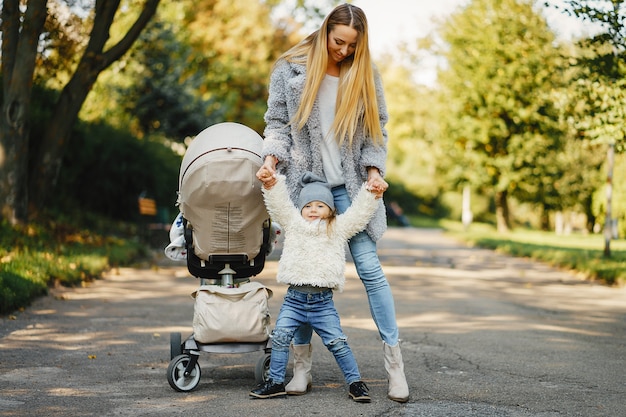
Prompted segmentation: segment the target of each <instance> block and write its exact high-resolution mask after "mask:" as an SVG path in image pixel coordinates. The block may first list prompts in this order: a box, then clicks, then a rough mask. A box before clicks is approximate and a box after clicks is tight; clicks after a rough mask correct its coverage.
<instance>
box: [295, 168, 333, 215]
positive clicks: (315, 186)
mask: <svg viewBox="0 0 626 417" xmlns="http://www.w3.org/2000/svg"><path fill="white" fill-rule="evenodd" d="M300 185H302V190H301V191H300V197H299V198H298V209H300V212H302V209H303V208H304V206H306V205H307V204H309V203H310V202H311V201H321V202H322V203H324V204H326V205H327V206H328V207H330V209H331V210H334V209H335V200H334V198H333V193H332V191H331V190H330V185H329V184H328V183H327V182H326V181H324V179H323V178H320V177H318V176H317V175H315V174H314V173H312V172H305V173H304V175H302V178H301V179H300Z"/></svg>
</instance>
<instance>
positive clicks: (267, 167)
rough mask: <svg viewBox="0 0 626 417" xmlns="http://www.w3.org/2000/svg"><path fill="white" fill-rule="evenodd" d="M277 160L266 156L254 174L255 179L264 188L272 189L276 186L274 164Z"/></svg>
mask: <svg viewBox="0 0 626 417" xmlns="http://www.w3.org/2000/svg"><path fill="white" fill-rule="evenodd" d="M277 162H278V159H276V157H274V156H272V155H267V156H266V157H265V161H264V162H263V165H262V166H261V168H259V170H258V171H257V173H256V177H257V178H258V179H259V180H260V181H261V182H262V183H263V187H264V188H272V187H273V186H274V184H276V163H277Z"/></svg>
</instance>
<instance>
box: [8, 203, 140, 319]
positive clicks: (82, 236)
mask: <svg viewBox="0 0 626 417" xmlns="http://www.w3.org/2000/svg"><path fill="white" fill-rule="evenodd" d="M76 210H78V209H76ZM72 220H73V223H64V222H58V221H52V220H48V221H42V222H41V223H31V224H30V225H29V226H25V227H12V226H10V225H9V224H8V223H7V222H2V223H0V314H6V313H9V312H11V311H13V310H16V309H18V308H21V307H25V306H27V305H29V304H30V302H31V301H32V300H33V299H35V298H37V297H39V296H42V295H45V294H47V292H48V288H49V287H50V286H53V285H64V286H76V285H80V284H81V283H83V282H86V281H92V280H94V279H97V278H99V277H100V276H101V275H102V273H103V272H104V271H106V270H107V269H108V268H109V267H110V266H113V265H128V264H129V263H130V262H133V261H135V260H137V259H141V258H142V257H145V256H146V251H145V249H144V247H143V245H141V244H139V243H138V242H136V240H134V239H130V240H129V239H121V238H114V237H107V236H106V235H104V234H99V231H98V230H97V229H95V228H91V229H89V230H87V229H82V228H80V226H79V223H78V222H77V221H76V217H74V218H73V219H72ZM109 226H110V222H107V229H108V231H107V232H108V233H110V232H111V228H110V227H109Z"/></svg>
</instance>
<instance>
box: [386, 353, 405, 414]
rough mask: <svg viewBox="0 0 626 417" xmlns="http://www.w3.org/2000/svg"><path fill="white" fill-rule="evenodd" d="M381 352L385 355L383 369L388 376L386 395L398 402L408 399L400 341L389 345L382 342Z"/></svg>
mask: <svg viewBox="0 0 626 417" xmlns="http://www.w3.org/2000/svg"><path fill="white" fill-rule="evenodd" d="M383 352H384V355H385V369H386V370H387V376H388V378H389V391H388V393H387V397H388V398H389V399H390V400H393V401H397V402H399V403H405V402H407V401H408V400H409V385H408V384H407V383H406V377H405V376H404V363H403V362H402V352H400V343H398V344H397V345H395V346H389V345H388V344H387V343H385V342H383Z"/></svg>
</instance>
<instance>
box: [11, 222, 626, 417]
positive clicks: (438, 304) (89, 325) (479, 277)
mask: <svg viewBox="0 0 626 417" xmlns="http://www.w3.org/2000/svg"><path fill="white" fill-rule="evenodd" d="M379 252H380V255H381V259H382V260H383V263H384V267H385V270H386V273H387V275H388V279H389V281H390V282H391V284H392V287H393V291H394V295H395V298H396V304H397V305H396V309H397V314H398V322H399V324H400V328H401V337H402V339H403V345H402V349H403V354H404V359H405V366H406V372H407V377H408V381H409V385H410V388H411V400H410V401H409V402H408V403H407V404H398V403H395V402H392V401H390V400H388V399H386V381H385V371H384V368H383V361H382V346H381V341H380V339H379V337H378V334H377V332H376V330H375V327H374V326H373V323H372V320H371V317H370V315H369V310H368V307H367V301H366V298H365V294H364V290H363V287H362V285H361V284H360V282H359V281H358V278H356V274H355V272H354V268H353V266H352V264H348V270H347V274H348V285H347V286H346V290H345V292H344V293H342V294H338V295H337V296H336V304H337V307H338V309H339V312H340V314H341V317H342V323H343V326H344V330H345V332H346V333H347V335H348V336H349V338H350V344H351V346H352V348H353V350H354V352H355V354H356V356H357V361H358V362H359V365H360V368H361V372H362V374H363V377H364V378H365V380H366V382H367V384H368V385H369V387H370V391H371V394H372V396H373V401H372V403H371V404H356V403H354V402H352V401H350V400H349V399H348V396H347V393H346V389H345V387H344V385H343V381H342V377H341V375H340V373H339V370H338V368H337V366H336V364H335V362H334V360H333V358H332V355H331V354H330V353H329V352H327V351H326V350H325V348H324V347H323V346H322V345H321V344H320V342H319V338H315V339H314V370H313V371H314V372H313V373H314V387H313V391H312V392H311V393H310V394H308V395H305V396H301V397H289V398H286V399H273V400H251V399H249V398H248V391H249V390H250V389H251V388H253V386H254V367H255V364H256V363H257V361H258V359H259V357H260V355H261V354H260V353H259V354H256V353H253V354H242V355H233V354H230V355H215V354H203V355H202V356H201V362H200V365H201V368H202V378H201V381H200V383H199V385H198V387H197V388H196V389H195V390H194V391H191V392H189V393H180V392H176V391H174V390H173V389H172V388H170V386H169V385H168V382H167V379H166V369H167V366H168V363H169V360H170V358H169V333H170V332H182V333H183V335H184V336H187V335H188V334H189V333H190V327H191V320H192V315H193V303H192V299H191V298H190V293H191V292H192V291H193V290H194V289H195V288H196V287H197V285H198V282H197V280H196V279H195V278H192V277H190V276H189V274H188V273H187V269H186V267H184V265H183V266H180V265H178V266H171V265H166V264H162V265H161V266H159V267H152V268H138V269H120V270H117V271H112V273H110V274H108V275H107V276H106V277H105V278H104V279H102V280H98V281H97V282H95V283H92V284H90V285H89V286H87V287H84V288H77V289H56V290H54V291H53V293H52V295H51V296H49V297H45V298H42V299H40V300H38V301H37V302H35V303H34V304H33V305H32V306H31V307H30V308H28V309H26V310H25V311H23V312H17V313H16V314H15V317H14V318H9V317H2V318H0V325H1V327H0V416H29V417H30V416H46V417H55V416H98V417H104V416H151V417H153V416H159V417H160V416H163V417H166V416H167V417H169V416H186V417H187V416H188V417H194V416H226V417H229V416H237V417H241V416H252V415H262V416H298V417H302V416H429V417H438V416H460V417H474V416H476V417H478V416H480V417H483V416H486V417H489V416H497V417H526V416H537V417H539V416H540V417H553V416H554V417H556V416H581V417H594V416H603V417H604V416H607V417H616V416H626V376H625V375H626V374H625V370H626V288H620V289H616V288H607V287H604V286H601V285H594V284H591V283H588V282H585V281H583V280H581V279H579V278H577V277H576V276H574V275H572V274H569V273H566V272H563V271H557V270H554V269H551V268H548V267H546V266H544V265H540V264H536V263H532V262H529V261H527V260H523V259H514V258H510V257H506V256H501V255H498V254H495V253H493V252H491V251H486V250H480V249H470V248H466V247H464V246H463V245H460V244H458V243H456V242H454V241H452V240H449V239H447V238H444V237H443V236H442V234H441V233H440V232H439V231H436V230H422V229H390V230H389V231H388V232H387V233H386V234H385V237H384V238H383V240H382V241H381V242H380V245H379ZM275 271H276V262H275V260H271V261H269V262H268V264H267V265H266V268H265V269H264V271H263V272H262V274H261V275H260V276H259V277H257V279H258V280H259V281H261V282H263V283H264V284H266V285H268V286H270V287H271V288H272V289H273V290H274V294H275V297H274V298H273V299H272V300H271V306H272V311H273V316H274V317H276V314H277V311H278V307H279V304H280V301H281V299H282V296H283V295H284V287H281V286H278V285H276V284H275V282H274V274H275ZM288 374H291V369H289V371H288Z"/></svg>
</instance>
